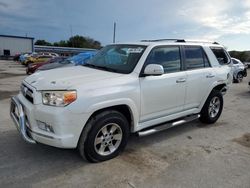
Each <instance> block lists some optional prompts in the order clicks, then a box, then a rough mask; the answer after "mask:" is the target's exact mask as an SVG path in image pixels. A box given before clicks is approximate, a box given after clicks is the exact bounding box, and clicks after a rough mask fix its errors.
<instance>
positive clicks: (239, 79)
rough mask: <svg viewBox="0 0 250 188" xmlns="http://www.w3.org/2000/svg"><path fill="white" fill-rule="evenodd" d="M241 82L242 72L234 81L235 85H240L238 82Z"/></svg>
mask: <svg viewBox="0 0 250 188" xmlns="http://www.w3.org/2000/svg"><path fill="white" fill-rule="evenodd" d="M242 80H243V74H242V72H239V73H238V74H237V76H236V78H235V79H234V82H235V83H240V82H242Z"/></svg>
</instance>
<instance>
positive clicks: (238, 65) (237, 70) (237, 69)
mask: <svg viewBox="0 0 250 188" xmlns="http://www.w3.org/2000/svg"><path fill="white" fill-rule="evenodd" d="M232 61H233V66H232V69H233V82H234V83H239V82H241V81H242V80H243V78H244V77H246V76H247V66H245V65H244V64H243V63H242V62H241V61H240V60H239V59H236V58H232Z"/></svg>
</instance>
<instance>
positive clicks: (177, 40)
mask: <svg viewBox="0 0 250 188" xmlns="http://www.w3.org/2000/svg"><path fill="white" fill-rule="evenodd" d="M161 41H173V42H185V40H184V39H153V40H141V42H161Z"/></svg>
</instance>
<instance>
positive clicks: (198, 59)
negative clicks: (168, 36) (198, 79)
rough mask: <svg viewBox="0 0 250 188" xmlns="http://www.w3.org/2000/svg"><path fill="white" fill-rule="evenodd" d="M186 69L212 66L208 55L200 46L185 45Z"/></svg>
mask: <svg viewBox="0 0 250 188" xmlns="http://www.w3.org/2000/svg"><path fill="white" fill-rule="evenodd" d="M184 49H185V64H186V69H187V70H190V69H200V68H204V67H210V63H209V61H208V58H207V55H206V54H205V52H204V51H203V49H202V48H201V47H200V46H185V48H184Z"/></svg>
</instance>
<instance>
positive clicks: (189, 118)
mask: <svg viewBox="0 0 250 188" xmlns="http://www.w3.org/2000/svg"><path fill="white" fill-rule="evenodd" d="M199 117H200V114H195V115H191V116H187V117H185V118H183V119H178V120H177V121H173V122H169V123H165V124H162V125H159V126H156V127H154V128H152V129H150V128H149V129H146V130H142V131H139V132H138V136H148V135H151V134H154V133H157V132H160V131H163V130H166V129H169V128H171V127H175V126H177V125H181V124H184V123H188V122H190V121H194V120H196V119H198V118H199Z"/></svg>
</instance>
